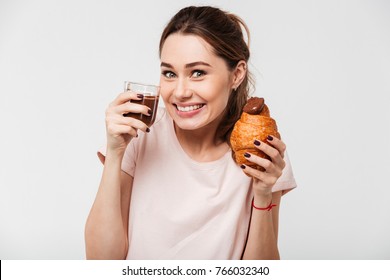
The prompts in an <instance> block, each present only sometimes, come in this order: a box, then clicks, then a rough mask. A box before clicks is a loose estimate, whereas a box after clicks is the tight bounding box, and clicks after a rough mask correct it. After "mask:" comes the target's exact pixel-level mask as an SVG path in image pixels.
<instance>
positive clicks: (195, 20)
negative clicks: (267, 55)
mask: <svg viewBox="0 0 390 280" xmlns="http://www.w3.org/2000/svg"><path fill="white" fill-rule="evenodd" d="M242 27H243V28H244V29H245V31H246V34H247V36H248V42H249V36H250V35H249V30H248V27H247V26H246V24H245V23H244V21H243V20H242V19H240V18H239V17H238V16H236V15H234V14H230V13H227V12H224V11H222V10H220V9H218V8H214V7H210V6H201V7H195V6H190V7H186V8H183V9H181V10H180V11H179V12H178V13H177V14H176V15H175V16H174V17H173V18H172V19H171V20H170V22H169V23H168V25H167V26H166V27H165V29H164V31H163V33H162V35H161V39H160V48H159V53H160V55H161V50H162V47H163V45H164V42H165V40H166V39H167V38H168V36H169V35H171V34H173V33H182V34H193V35H197V36H199V37H201V38H202V39H204V40H205V41H206V42H207V43H208V44H210V45H211V46H212V47H213V49H214V51H215V53H216V55H218V56H219V57H221V58H223V59H224V60H225V62H226V64H227V66H228V68H229V70H231V71H232V70H234V68H235V67H236V66H237V64H238V62H239V61H241V60H244V61H246V62H248V60H249V55H250V54H249V47H248V45H247V43H246V42H245V40H244V36H243V33H242ZM251 85H253V82H252V78H251V74H250V72H249V71H247V72H246V76H245V78H244V80H243V81H242V83H241V84H240V86H239V87H238V88H237V89H236V90H232V92H231V93H230V96H229V100H228V105H227V106H226V108H225V111H224V112H223V114H224V117H223V119H222V121H221V123H220V124H219V127H218V130H217V133H218V135H217V136H218V137H219V138H220V139H222V140H223V141H227V142H228V143H229V137H230V133H231V131H232V129H233V126H234V124H235V122H236V121H237V120H238V119H239V118H240V115H241V112H242V108H243V106H244V105H245V103H246V102H247V99H248V95H249V88H250V86H251Z"/></svg>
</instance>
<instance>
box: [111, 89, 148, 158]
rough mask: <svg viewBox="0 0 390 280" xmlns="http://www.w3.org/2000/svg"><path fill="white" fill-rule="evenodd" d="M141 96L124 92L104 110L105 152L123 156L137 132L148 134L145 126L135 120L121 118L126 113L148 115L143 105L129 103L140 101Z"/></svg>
mask: <svg viewBox="0 0 390 280" xmlns="http://www.w3.org/2000/svg"><path fill="white" fill-rule="evenodd" d="M142 98H143V97H142V95H141V94H137V93H135V92H131V91H126V92H123V93H121V94H119V95H118V97H117V98H116V99H115V100H114V101H113V102H111V103H110V105H109V106H108V108H107V109H106V133H107V152H108V151H113V152H116V153H119V154H121V155H123V153H124V152H125V150H126V147H127V145H128V144H129V142H130V140H131V139H132V138H134V137H137V130H138V129H140V130H142V131H144V132H148V131H149V129H148V127H147V125H146V124H145V123H144V122H142V121H140V120H137V119H135V118H132V117H125V116H123V115H124V114H126V113H141V114H144V115H149V113H148V111H149V108H148V107H147V106H145V105H140V104H135V103H131V100H142Z"/></svg>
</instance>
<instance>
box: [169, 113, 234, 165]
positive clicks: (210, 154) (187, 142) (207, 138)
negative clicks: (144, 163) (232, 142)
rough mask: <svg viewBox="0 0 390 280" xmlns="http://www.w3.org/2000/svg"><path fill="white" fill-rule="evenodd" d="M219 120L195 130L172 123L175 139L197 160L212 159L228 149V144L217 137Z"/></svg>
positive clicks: (215, 158) (217, 157)
mask: <svg viewBox="0 0 390 280" xmlns="http://www.w3.org/2000/svg"><path fill="white" fill-rule="evenodd" d="M218 124H219V122H217V121H215V122H212V123H210V124H208V125H206V126H205V127H202V128H199V129H196V130H183V129H181V128H179V127H178V126H177V125H176V124H174V127H175V132H176V136H177V139H178V141H179V143H180V145H181V147H182V148H183V150H184V151H185V152H186V153H187V154H188V155H189V156H190V157H191V158H192V159H194V160H196V161H199V162H207V161H214V160H217V159H219V158H221V157H222V156H223V155H224V154H225V153H226V152H227V151H228V150H229V146H228V144H227V143H226V142H225V141H223V140H221V139H218V138H217V128H218Z"/></svg>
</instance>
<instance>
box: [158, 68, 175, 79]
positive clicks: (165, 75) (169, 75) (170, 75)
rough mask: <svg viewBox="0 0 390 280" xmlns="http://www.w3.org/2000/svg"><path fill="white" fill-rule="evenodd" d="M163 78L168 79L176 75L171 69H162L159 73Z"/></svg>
mask: <svg viewBox="0 0 390 280" xmlns="http://www.w3.org/2000/svg"><path fill="white" fill-rule="evenodd" d="M161 74H162V75H163V76H164V77H165V78H168V79H172V78H174V77H176V75H175V73H173V72H172V71H168V70H167V71H163V72H162V73H161Z"/></svg>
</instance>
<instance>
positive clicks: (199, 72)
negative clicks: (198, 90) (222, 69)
mask: <svg viewBox="0 0 390 280" xmlns="http://www.w3.org/2000/svg"><path fill="white" fill-rule="evenodd" d="M204 75H206V72H205V71H203V70H194V71H193V72H192V75H191V77H193V78H200V77H202V76H204Z"/></svg>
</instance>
